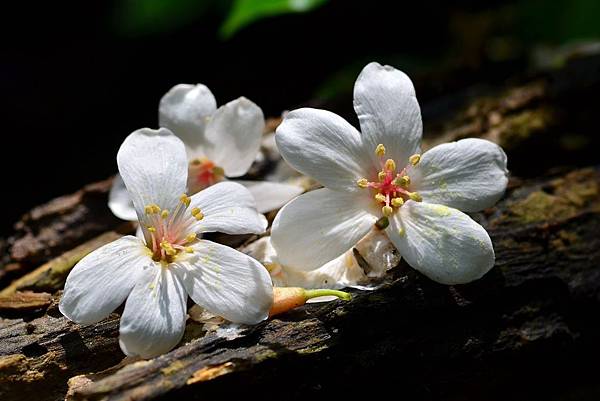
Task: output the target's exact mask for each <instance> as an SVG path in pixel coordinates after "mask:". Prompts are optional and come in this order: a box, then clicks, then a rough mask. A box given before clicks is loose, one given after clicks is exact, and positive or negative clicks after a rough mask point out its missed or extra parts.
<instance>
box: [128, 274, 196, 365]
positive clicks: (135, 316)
mask: <svg viewBox="0 0 600 401" xmlns="http://www.w3.org/2000/svg"><path fill="white" fill-rule="evenodd" d="M186 310H187V295H186V292H185V289H184V287H183V283H182V282H181V280H180V279H179V277H178V276H177V275H176V274H174V273H173V272H172V271H171V267H169V268H163V267H162V266H161V265H160V264H158V263H155V264H154V265H153V266H149V267H148V268H147V269H146V270H145V271H144V273H143V274H142V277H141V279H140V280H139V282H138V283H137V284H136V286H135V287H134V289H133V291H131V294H130V295H129V297H128V298H127V302H126V303H125V310H124V311H123V316H121V325H120V328H119V334H120V336H119V345H120V346H121V349H122V350H123V352H124V353H125V354H126V355H128V356H141V357H142V358H152V357H155V356H158V355H160V354H164V353H165V352H168V351H170V350H171V349H173V347H175V346H176V345H177V343H178V342H179V341H180V340H181V337H183V332H184V329H185V320H186V318H187V316H186Z"/></svg>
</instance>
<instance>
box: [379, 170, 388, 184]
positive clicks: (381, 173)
mask: <svg viewBox="0 0 600 401" xmlns="http://www.w3.org/2000/svg"><path fill="white" fill-rule="evenodd" d="M385 177H387V173H386V172H385V171H380V172H379V173H377V178H378V179H379V181H381V182H383V181H385Z"/></svg>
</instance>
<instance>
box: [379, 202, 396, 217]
mask: <svg viewBox="0 0 600 401" xmlns="http://www.w3.org/2000/svg"><path fill="white" fill-rule="evenodd" d="M381 213H383V215H384V216H385V217H390V216H391V215H392V214H393V213H394V209H392V207H391V206H388V205H385V206H384V207H382V208H381Z"/></svg>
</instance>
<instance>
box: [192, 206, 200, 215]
mask: <svg viewBox="0 0 600 401" xmlns="http://www.w3.org/2000/svg"><path fill="white" fill-rule="evenodd" d="M198 213H201V210H200V208H199V207H195V208H193V209H192V216H196V215H197V214H198Z"/></svg>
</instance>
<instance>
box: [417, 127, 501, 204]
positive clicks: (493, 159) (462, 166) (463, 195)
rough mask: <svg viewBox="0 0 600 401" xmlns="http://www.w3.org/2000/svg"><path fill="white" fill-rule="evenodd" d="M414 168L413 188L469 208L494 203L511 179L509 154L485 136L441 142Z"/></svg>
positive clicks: (428, 198) (428, 199) (433, 199)
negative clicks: (508, 163)
mask: <svg viewBox="0 0 600 401" xmlns="http://www.w3.org/2000/svg"><path fill="white" fill-rule="evenodd" d="M412 170H413V171H414V174H413V173H411V179H412V181H413V186H414V189H415V190H416V191H418V192H419V194H420V195H421V196H422V197H423V200H424V201H426V202H429V203H440V204H443V205H447V206H451V207H454V208H456V209H459V210H464V211H467V212H476V211H478V210H481V209H485V208H486V207H490V206H492V205H494V204H495V203H496V202H497V201H498V200H499V199H500V198H501V197H502V195H503V194H504V190H505V189H506V184H507V182H508V170H507V169H506V154H505V153H504V151H503V150H502V148H501V147H500V146H498V145H496V144H495V143H492V142H490V141H486V140H483V139H475V138H469V139H463V140H460V141H458V142H451V143H445V144H442V145H438V146H436V147H434V148H433V149H431V150H428V151H427V152H425V153H424V154H423V156H422V158H421V161H420V162H419V164H417V165H416V166H415V167H414V168H412Z"/></svg>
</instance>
